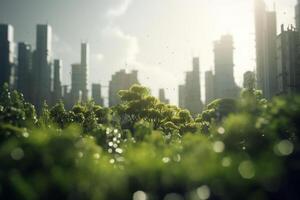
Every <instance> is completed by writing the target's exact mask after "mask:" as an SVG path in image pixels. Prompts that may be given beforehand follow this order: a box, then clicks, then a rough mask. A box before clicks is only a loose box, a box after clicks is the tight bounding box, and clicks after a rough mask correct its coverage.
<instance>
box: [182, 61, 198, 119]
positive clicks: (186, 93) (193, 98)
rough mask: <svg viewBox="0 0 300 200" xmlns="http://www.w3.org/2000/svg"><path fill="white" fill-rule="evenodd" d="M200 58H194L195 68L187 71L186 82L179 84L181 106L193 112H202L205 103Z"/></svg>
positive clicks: (194, 113)
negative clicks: (203, 100)
mask: <svg viewBox="0 0 300 200" xmlns="http://www.w3.org/2000/svg"><path fill="white" fill-rule="evenodd" d="M200 88H201V87H200V64H199V58H198V57H195V58H193V70H192V71H189V72H187V73H186V78H185V84H184V85H181V86H179V106H180V107H181V108H185V109H188V110H189V111H190V112H191V114H193V115H196V114H198V113H201V111H202V108H203V104H202V101H201V89H200Z"/></svg>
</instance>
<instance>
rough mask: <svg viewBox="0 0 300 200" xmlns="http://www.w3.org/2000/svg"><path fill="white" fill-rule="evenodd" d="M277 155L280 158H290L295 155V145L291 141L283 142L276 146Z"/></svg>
mask: <svg viewBox="0 0 300 200" xmlns="http://www.w3.org/2000/svg"><path fill="white" fill-rule="evenodd" d="M274 151H275V153H276V154H277V155H279V156H288V155H290V154H292V153H293V151H294V145H293V143H291V142H290V141H289V140H281V141H280V142H279V143H278V144H277V145H276V146H275V150H274Z"/></svg>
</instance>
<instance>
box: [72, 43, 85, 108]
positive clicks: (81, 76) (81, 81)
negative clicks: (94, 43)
mask: <svg viewBox="0 0 300 200" xmlns="http://www.w3.org/2000/svg"><path fill="white" fill-rule="evenodd" d="M80 55H81V61H80V63H78V64H73V65H72V83H71V84H72V88H71V96H72V97H71V99H72V103H76V102H78V101H80V102H81V101H82V102H86V101H87V100H88V66H89V45H88V44H87V43H81V53H80Z"/></svg>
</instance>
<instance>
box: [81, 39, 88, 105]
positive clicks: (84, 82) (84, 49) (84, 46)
mask: <svg viewBox="0 0 300 200" xmlns="http://www.w3.org/2000/svg"><path fill="white" fill-rule="evenodd" d="M88 68H89V44H88V43H81V70H82V72H81V73H82V75H81V86H80V87H81V91H82V100H83V101H87V100H88Z"/></svg>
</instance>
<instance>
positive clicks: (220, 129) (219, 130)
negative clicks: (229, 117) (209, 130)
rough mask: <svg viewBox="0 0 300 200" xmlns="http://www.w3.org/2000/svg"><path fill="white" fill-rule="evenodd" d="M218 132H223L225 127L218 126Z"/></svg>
mask: <svg viewBox="0 0 300 200" xmlns="http://www.w3.org/2000/svg"><path fill="white" fill-rule="evenodd" d="M218 133H219V134H221V135H223V134H224V133H225V129H224V128H223V127H219V128H218Z"/></svg>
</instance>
